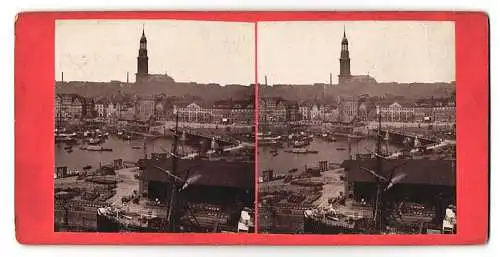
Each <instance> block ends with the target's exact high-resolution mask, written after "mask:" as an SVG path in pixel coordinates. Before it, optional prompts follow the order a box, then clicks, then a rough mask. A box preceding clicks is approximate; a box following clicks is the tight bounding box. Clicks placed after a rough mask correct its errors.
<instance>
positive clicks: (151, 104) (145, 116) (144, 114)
mask: <svg viewBox="0 0 500 257" xmlns="http://www.w3.org/2000/svg"><path fill="white" fill-rule="evenodd" d="M155 107H156V104H155V100H154V98H152V97H142V98H139V99H138V100H137V102H136V108H135V110H136V117H137V119H139V120H142V121H145V120H149V119H151V118H154V115H155Z"/></svg>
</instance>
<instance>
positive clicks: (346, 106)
mask: <svg viewBox="0 0 500 257" xmlns="http://www.w3.org/2000/svg"><path fill="white" fill-rule="evenodd" d="M337 106H338V113H339V114H338V119H339V120H338V121H339V122H343V123H348V122H352V121H353V120H354V119H355V118H356V117H357V116H358V111H359V101H358V98H357V97H353V96H349V97H344V96H339V97H338V99H337Z"/></svg>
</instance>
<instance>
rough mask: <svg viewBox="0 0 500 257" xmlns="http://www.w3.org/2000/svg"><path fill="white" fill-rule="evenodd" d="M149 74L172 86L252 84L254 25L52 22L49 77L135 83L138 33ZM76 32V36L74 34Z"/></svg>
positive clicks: (171, 22) (113, 21)
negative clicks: (143, 41)
mask: <svg viewBox="0 0 500 257" xmlns="http://www.w3.org/2000/svg"><path fill="white" fill-rule="evenodd" d="M143 28H144V30H145V34H146V37H147V39H148V55H149V73H150V74H165V73H166V74H168V75H169V76H171V77H173V78H174V79H175V80H176V81H178V82H198V83H218V84H221V85H227V84H243V85H248V84H250V83H254V81H255V77H254V67H255V65H254V61H255V60H254V59H255V54H254V41H255V40H254V34H255V33H254V30H253V29H254V25H253V24H252V23H240V22H211V21H178V20H112V21H103V20H79V21H77V20H62V21H56V38H55V45H56V46H55V51H56V54H55V55H56V56H55V62H56V65H55V66H56V67H55V78H56V80H61V73H64V80H65V81H99V82H109V81H111V80H119V81H126V80H127V72H128V74H129V81H130V82H134V81H135V73H136V72H137V56H138V50H139V40H140V37H141V34H142V30H143ZM75 32H76V33H75Z"/></svg>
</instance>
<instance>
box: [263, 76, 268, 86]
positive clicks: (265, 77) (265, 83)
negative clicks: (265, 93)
mask: <svg viewBox="0 0 500 257" xmlns="http://www.w3.org/2000/svg"><path fill="white" fill-rule="evenodd" d="M264 85H266V86H267V75H266V76H264Z"/></svg>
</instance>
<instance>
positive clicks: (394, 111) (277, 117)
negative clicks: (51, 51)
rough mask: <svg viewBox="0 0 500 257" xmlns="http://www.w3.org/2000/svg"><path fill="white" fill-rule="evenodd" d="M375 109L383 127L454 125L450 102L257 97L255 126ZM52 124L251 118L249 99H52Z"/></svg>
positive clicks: (343, 117) (336, 118) (371, 115)
mask: <svg viewBox="0 0 500 257" xmlns="http://www.w3.org/2000/svg"><path fill="white" fill-rule="evenodd" d="M377 105H380V106H381V108H380V111H381V119H382V121H384V122H425V121H438V122H455V103H454V101H432V102H425V101H420V102H414V103H403V102H401V103H399V102H389V103H383V102H378V103H377V102H373V101H368V100H367V98H366V97H365V96H357V97H338V99H337V101H336V102H334V103H320V102H318V101H304V102H297V101H288V100H285V99H283V98H280V97H261V98H259V103H258V115H259V123H261V124H274V123H284V122H295V121H321V122H344V123H349V122H353V121H354V120H356V121H370V120H376V119H377V115H376V106H377ZM55 107H56V119H57V120H59V121H61V120H62V121H67V120H78V119H84V118H97V119H101V120H103V121H108V122H113V121H114V120H143V121H146V120H152V119H153V120H157V121H162V120H171V119H173V118H174V114H178V116H179V121H181V122H193V123H237V124H248V125H250V124H252V123H253V120H254V118H255V112H254V110H255V106H254V102H253V100H251V99H249V100H223V101H217V102H215V103H212V104H207V103H204V102H203V101H189V102H187V101H183V102H181V101H177V102H175V101H174V102H171V103H168V104H167V103H166V102H165V101H164V99H159V98H157V97H140V98H137V99H135V100H133V101H125V102H119V101H117V102H112V101H107V100H94V99H92V98H85V97H82V96H79V95H76V94H57V95H56V105H55Z"/></svg>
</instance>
